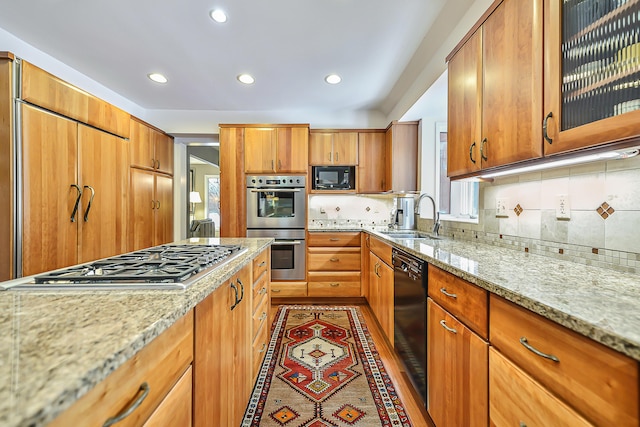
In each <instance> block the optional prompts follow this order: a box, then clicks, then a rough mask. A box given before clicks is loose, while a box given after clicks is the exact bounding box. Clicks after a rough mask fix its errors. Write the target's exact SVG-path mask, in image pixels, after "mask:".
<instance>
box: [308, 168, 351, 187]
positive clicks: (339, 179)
mask: <svg viewBox="0 0 640 427" xmlns="http://www.w3.org/2000/svg"><path fill="white" fill-rule="evenodd" d="M312 172H313V189H314V190H355V189H356V167H355V166H313V167H312Z"/></svg>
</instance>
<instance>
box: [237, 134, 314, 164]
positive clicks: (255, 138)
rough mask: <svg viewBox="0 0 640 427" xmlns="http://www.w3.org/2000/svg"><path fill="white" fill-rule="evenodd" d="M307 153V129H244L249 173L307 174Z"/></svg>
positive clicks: (245, 155) (245, 161) (245, 162)
mask: <svg viewBox="0 0 640 427" xmlns="http://www.w3.org/2000/svg"><path fill="white" fill-rule="evenodd" d="M308 151H309V127H308V125H301V126H293V125H288V126H286V127H246V128H245V129H244V171H245V172H246V173H306V172H307V162H308V156H309V155H308Z"/></svg>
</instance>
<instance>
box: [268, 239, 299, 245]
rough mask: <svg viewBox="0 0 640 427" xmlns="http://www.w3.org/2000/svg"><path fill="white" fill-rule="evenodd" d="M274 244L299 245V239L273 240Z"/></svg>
mask: <svg viewBox="0 0 640 427" xmlns="http://www.w3.org/2000/svg"><path fill="white" fill-rule="evenodd" d="M273 244H274V245H301V244H302V241H301V240H276V241H275V242H273Z"/></svg>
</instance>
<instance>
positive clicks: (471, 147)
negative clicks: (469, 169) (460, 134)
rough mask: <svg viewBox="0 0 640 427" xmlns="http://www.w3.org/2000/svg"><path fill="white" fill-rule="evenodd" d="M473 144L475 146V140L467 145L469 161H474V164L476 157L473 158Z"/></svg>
mask: <svg viewBox="0 0 640 427" xmlns="http://www.w3.org/2000/svg"><path fill="white" fill-rule="evenodd" d="M475 146H476V142H475V141H473V144H471V145H470V146H469V159H471V162H472V163H474V164H475V162H476V159H474V158H473V149H474V148H475Z"/></svg>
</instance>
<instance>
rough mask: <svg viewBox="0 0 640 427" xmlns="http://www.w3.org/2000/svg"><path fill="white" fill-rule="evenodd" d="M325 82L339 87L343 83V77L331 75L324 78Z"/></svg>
mask: <svg viewBox="0 0 640 427" xmlns="http://www.w3.org/2000/svg"><path fill="white" fill-rule="evenodd" d="M324 81H325V82H327V83H329V84H330V85H337V84H338V83H340V82H341V81H342V77H340V76H339V75H337V74H329V75H328V76H327V77H325V78H324Z"/></svg>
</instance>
